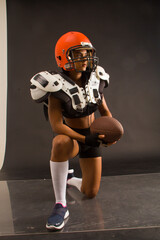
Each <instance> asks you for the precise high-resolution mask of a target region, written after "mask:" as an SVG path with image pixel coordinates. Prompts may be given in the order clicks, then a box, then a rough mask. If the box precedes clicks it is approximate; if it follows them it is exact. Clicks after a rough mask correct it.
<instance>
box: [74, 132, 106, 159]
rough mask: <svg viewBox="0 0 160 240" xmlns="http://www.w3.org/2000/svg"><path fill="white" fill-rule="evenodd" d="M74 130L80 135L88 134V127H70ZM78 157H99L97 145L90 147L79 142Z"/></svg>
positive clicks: (99, 152)
mask: <svg viewBox="0 0 160 240" xmlns="http://www.w3.org/2000/svg"><path fill="white" fill-rule="evenodd" d="M72 129H73V130H74V131H75V132H77V133H79V134H81V135H84V136H86V135H88V134H90V128H84V129H77V128H72ZM78 144H79V157H80V158H94V157H101V151H100V148H99V147H90V146H87V145H86V144H84V143H82V142H79V141H78Z"/></svg>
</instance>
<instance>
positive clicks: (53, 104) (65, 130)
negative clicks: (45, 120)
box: [48, 95, 85, 143]
mask: <svg viewBox="0 0 160 240" xmlns="http://www.w3.org/2000/svg"><path fill="white" fill-rule="evenodd" d="M48 115H49V121H50V124H51V127H52V129H53V131H54V132H55V133H57V134H64V135H67V136H69V137H71V138H72V139H75V140H78V141H80V142H83V143H84V142H85V136H83V135H81V134H79V133H77V132H75V131H74V130H72V129H71V128H70V127H68V126H67V125H65V124H63V116H62V107H61V102H60V100H58V99H56V98H54V97H53V96H52V95H50V97H49V101H48Z"/></svg>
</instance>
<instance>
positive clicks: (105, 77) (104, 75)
mask: <svg viewBox="0 0 160 240" xmlns="http://www.w3.org/2000/svg"><path fill="white" fill-rule="evenodd" d="M96 75H97V77H98V78H99V79H102V80H105V81H107V82H108V84H109V74H108V73H106V72H105V70H104V68H102V67H100V66H97V68H96Z"/></svg>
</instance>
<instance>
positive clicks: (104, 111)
mask: <svg viewBox="0 0 160 240" xmlns="http://www.w3.org/2000/svg"><path fill="white" fill-rule="evenodd" d="M98 110H99V112H100V114H101V116H108V117H112V114H111V112H110V110H109V108H108V106H107V103H106V101H105V98H104V96H103V97H102V104H101V105H99V107H98Z"/></svg>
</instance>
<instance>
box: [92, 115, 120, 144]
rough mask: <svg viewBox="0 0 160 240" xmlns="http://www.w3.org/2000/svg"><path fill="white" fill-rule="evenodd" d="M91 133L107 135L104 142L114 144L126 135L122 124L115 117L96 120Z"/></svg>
mask: <svg viewBox="0 0 160 240" xmlns="http://www.w3.org/2000/svg"><path fill="white" fill-rule="evenodd" d="M90 130H91V133H92V134H94V133H99V134H100V135H105V138H104V142H106V143H113V142H115V141H118V140H119V139H120V138H121V137H122V135H123V134H124V130H123V127H122V125H121V123H120V122H119V121H118V120H117V119H115V118H113V117H107V116H103V117H99V118H97V119H95V120H94V122H93V123H92V124H91V127H90Z"/></svg>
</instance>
